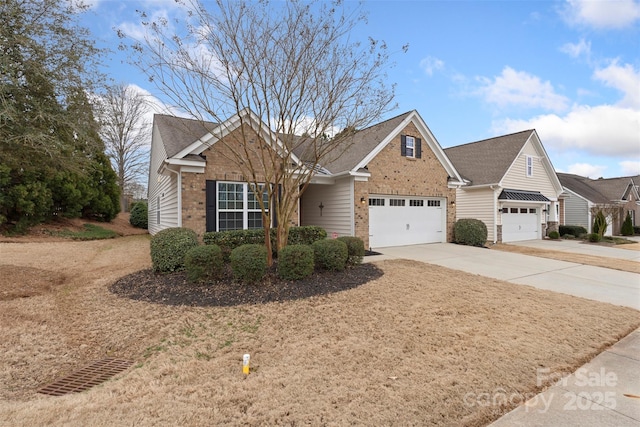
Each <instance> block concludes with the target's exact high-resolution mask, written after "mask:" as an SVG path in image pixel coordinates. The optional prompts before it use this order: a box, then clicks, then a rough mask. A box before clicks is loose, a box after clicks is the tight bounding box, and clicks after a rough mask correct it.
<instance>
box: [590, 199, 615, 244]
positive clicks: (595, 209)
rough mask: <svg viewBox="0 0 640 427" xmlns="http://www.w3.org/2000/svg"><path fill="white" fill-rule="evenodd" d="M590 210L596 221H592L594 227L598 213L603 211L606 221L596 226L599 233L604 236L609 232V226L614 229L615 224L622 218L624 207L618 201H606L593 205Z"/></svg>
mask: <svg viewBox="0 0 640 427" xmlns="http://www.w3.org/2000/svg"><path fill="white" fill-rule="evenodd" d="M590 211H591V217H592V218H593V221H594V222H593V223H592V226H594V227H596V226H595V222H596V221H597V217H598V213H600V212H602V216H603V218H604V221H603V223H601V224H600V223H599V224H598V225H597V227H596V228H597V229H598V234H599V235H600V237H602V236H604V234H605V233H606V232H607V228H608V227H609V226H611V227H612V231H613V227H614V225H615V224H616V223H617V222H618V221H619V220H620V216H621V212H622V208H621V206H620V205H618V204H616V203H606V204H598V205H595V206H592V207H591V209H590Z"/></svg>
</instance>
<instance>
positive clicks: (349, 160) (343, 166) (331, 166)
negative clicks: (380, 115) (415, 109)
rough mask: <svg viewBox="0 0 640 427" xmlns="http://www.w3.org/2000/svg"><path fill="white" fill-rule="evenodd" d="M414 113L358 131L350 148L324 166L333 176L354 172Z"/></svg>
mask: <svg viewBox="0 0 640 427" xmlns="http://www.w3.org/2000/svg"><path fill="white" fill-rule="evenodd" d="M411 113H412V112H411V111H408V112H406V113H404V114H400V115H399V116H395V117H392V118H390V119H388V120H385V121H383V122H381V123H378V124H375V125H373V126H369V127H368V128H365V129H362V130H359V131H357V132H356V133H354V134H353V136H352V138H353V139H352V141H350V142H349V144H350V146H349V148H348V149H347V150H345V152H344V153H342V155H341V156H339V157H338V158H336V159H333V160H329V161H327V162H326V163H325V164H323V165H322V166H323V167H324V168H326V169H328V170H330V171H331V173H333V174H337V173H340V172H346V171H350V170H353V169H354V168H355V167H356V166H357V165H358V164H359V163H360V162H362V160H363V159H364V158H365V157H367V155H368V154H369V153H371V152H372V151H373V150H374V149H375V148H376V147H377V146H378V145H379V144H380V142H382V141H383V140H384V139H385V138H386V137H387V136H388V135H389V134H390V133H392V132H393V130H394V129H396V128H397V127H398V126H399V125H400V124H401V123H402V122H403V121H404V120H405V119H406V118H407V117H408V116H409V115H410V114H411Z"/></svg>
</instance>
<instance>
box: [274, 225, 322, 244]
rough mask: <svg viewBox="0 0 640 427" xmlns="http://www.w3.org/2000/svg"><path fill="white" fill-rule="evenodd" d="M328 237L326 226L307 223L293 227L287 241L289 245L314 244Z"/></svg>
mask: <svg viewBox="0 0 640 427" xmlns="http://www.w3.org/2000/svg"><path fill="white" fill-rule="evenodd" d="M272 238H273V237H272ZM326 238H327V232H326V231H325V229H324V228H322V227H318V226H315V225H305V226H302V227H291V228H290V229H289V237H288V238H287V243H288V244H289V245H312V244H313V242H317V241H318V240H324V239H326Z"/></svg>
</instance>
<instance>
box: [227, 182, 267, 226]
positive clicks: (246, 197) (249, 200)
mask: <svg viewBox="0 0 640 427" xmlns="http://www.w3.org/2000/svg"><path fill="white" fill-rule="evenodd" d="M263 190H265V189H264V187H263V186H259V187H258V193H259V195H261V196H262V201H263V203H264V206H265V208H266V211H267V212H268V211H269V196H268V194H267V192H266V191H263ZM217 201H218V206H217V208H218V209H217V211H218V231H227V230H244V229H251V228H262V209H261V208H260V203H259V201H258V199H256V196H255V194H254V191H253V184H248V183H239V182H218V195H217Z"/></svg>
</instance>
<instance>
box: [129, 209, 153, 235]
mask: <svg viewBox="0 0 640 427" xmlns="http://www.w3.org/2000/svg"><path fill="white" fill-rule="evenodd" d="M148 215H149V212H148V207H147V203H146V202H137V203H136V204H134V205H133V207H132V208H131V213H130V216H129V223H130V224H131V225H133V226H134V227H136V228H144V229H145V230H146V229H147V227H148Z"/></svg>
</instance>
